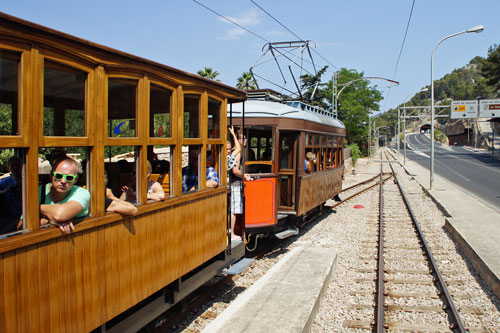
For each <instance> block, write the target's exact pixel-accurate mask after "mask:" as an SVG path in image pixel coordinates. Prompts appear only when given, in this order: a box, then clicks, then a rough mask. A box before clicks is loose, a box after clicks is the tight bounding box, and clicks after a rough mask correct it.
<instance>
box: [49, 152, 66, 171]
mask: <svg viewBox="0 0 500 333" xmlns="http://www.w3.org/2000/svg"><path fill="white" fill-rule="evenodd" d="M65 157H67V155H66V152H65V151H64V149H61V148H56V149H54V150H52V151H51V152H50V154H48V155H47V160H48V161H49V163H50V166H51V167H52V170H54V162H55V161H56V160H60V159H63V158H65Z"/></svg>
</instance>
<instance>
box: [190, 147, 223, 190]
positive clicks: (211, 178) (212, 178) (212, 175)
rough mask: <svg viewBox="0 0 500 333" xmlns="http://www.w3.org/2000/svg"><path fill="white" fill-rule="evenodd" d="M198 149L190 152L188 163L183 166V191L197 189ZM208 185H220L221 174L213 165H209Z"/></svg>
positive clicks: (214, 186)
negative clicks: (218, 173)
mask: <svg viewBox="0 0 500 333" xmlns="http://www.w3.org/2000/svg"><path fill="white" fill-rule="evenodd" d="M198 155H199V151H198V150H192V151H191V152H190V153H189V162H188V165H187V166H185V167H184V168H182V193H186V192H190V191H195V190H196V189H197V188H198ZM206 178H207V181H206V187H207V188H216V187H217V186H219V176H217V172H216V171H215V169H214V168H212V167H207V175H206Z"/></svg>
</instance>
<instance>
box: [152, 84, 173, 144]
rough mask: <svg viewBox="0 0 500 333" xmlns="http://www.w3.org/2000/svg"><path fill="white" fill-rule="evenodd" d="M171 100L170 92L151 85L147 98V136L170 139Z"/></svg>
mask: <svg viewBox="0 0 500 333" xmlns="http://www.w3.org/2000/svg"><path fill="white" fill-rule="evenodd" d="M171 99H172V91H171V90H169V89H166V88H163V87H161V86H159V85H156V84H151V89H150V96H149V112H150V117H149V120H150V126H149V136H151V137H160V138H169V137H171V132H170V123H171V112H170V109H171V105H172V103H171Z"/></svg>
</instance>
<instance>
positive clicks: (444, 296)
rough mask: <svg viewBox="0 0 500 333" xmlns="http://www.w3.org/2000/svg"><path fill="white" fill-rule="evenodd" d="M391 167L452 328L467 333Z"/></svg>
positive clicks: (392, 168)
mask: <svg viewBox="0 0 500 333" xmlns="http://www.w3.org/2000/svg"><path fill="white" fill-rule="evenodd" d="M389 166H390V167H391V170H392V173H393V175H394V179H395V180H396V184H397V185H398V188H399V192H400V193H401V196H402V197H403V199H404V202H405V204H406V207H407V209H408V212H409V213H410V216H411V219H412V221H413V225H414V227H415V229H416V230H417V235H418V238H419V240H420V242H421V244H422V247H423V249H424V252H425V256H426V258H427V260H428V262H429V264H430V266H431V267H430V270H431V272H430V273H431V274H432V276H433V278H434V283H435V286H436V288H437V289H438V291H439V297H440V298H441V300H442V301H443V303H444V306H443V308H444V309H443V310H444V311H445V312H446V314H447V315H448V318H449V319H450V321H451V327H450V328H451V329H452V330H454V331H457V332H465V328H464V325H463V323H462V320H461V319H460V315H459V314H458V311H457V309H456V307H455V304H454V303H453V300H452V299H451V295H450V293H449V292H448V288H447V287H446V284H445V282H444V279H443V277H442V276H441V273H440V272H439V268H438V266H437V264H436V261H435V260H434V256H433V255H432V252H431V250H430V248H429V245H428V244H427V241H426V240H425V237H424V234H423V232H422V229H421V228H420V224H419V222H418V220H417V217H416V216H415V214H414V213H413V210H412V208H411V205H410V202H409V200H408V198H407V197H406V194H405V193H404V191H403V187H402V186H401V184H400V183H399V180H398V178H397V177H396V174H395V172H394V167H393V166H392V164H391V163H389Z"/></svg>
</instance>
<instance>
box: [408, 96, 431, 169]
mask: <svg viewBox="0 0 500 333" xmlns="http://www.w3.org/2000/svg"><path fill="white" fill-rule="evenodd" d="M427 90H429V88H422V89H420V90H419V91H418V92H416V93H411V94H409V95H408V96H406V98H405V100H404V102H403V151H404V158H403V165H406V101H407V100H408V97H410V96H411V95H413V94H418V93H420V92H422V91H427Z"/></svg>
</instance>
